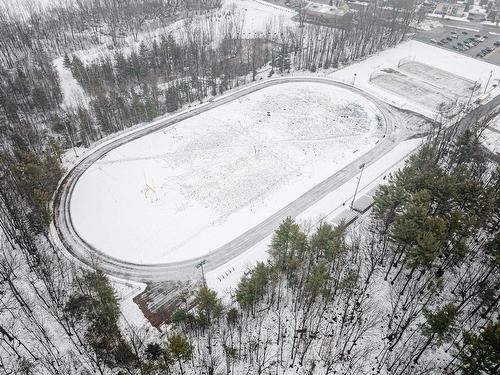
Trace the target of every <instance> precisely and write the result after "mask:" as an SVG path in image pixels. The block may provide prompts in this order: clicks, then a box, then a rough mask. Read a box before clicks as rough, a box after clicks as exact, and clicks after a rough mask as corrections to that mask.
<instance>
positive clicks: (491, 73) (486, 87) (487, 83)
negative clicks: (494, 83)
mask: <svg viewBox="0 0 500 375" xmlns="http://www.w3.org/2000/svg"><path fill="white" fill-rule="evenodd" d="M492 75H493V70H490V76H489V77H488V81H487V82H486V86H485V87H484V94H486V90H488V85H489V84H490V79H491V76H492Z"/></svg>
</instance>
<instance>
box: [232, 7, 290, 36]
mask: <svg viewBox="0 0 500 375" xmlns="http://www.w3.org/2000/svg"><path fill="white" fill-rule="evenodd" d="M233 6H234V7H235V9H238V10H239V11H242V12H243V15H244V20H245V23H244V26H243V31H244V32H246V33H256V32H265V31H267V29H269V28H270V25H271V24H274V25H276V26H278V28H279V27H287V26H293V25H294V24H295V23H294V21H292V20H291V18H292V17H293V16H294V15H295V13H296V12H295V11H294V10H292V9H288V8H285V7H281V6H277V5H275V4H270V3H267V2H265V1H258V0H228V1H226V2H225V4H224V7H225V8H226V9H232V8H233ZM270 31H271V30H270Z"/></svg>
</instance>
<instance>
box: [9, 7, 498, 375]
mask: <svg viewBox="0 0 500 375" xmlns="http://www.w3.org/2000/svg"><path fill="white" fill-rule="evenodd" d="M61 4H63V5H58V6H55V7H54V8H52V9H51V10H50V11H49V12H48V11H44V10H41V9H37V8H36V7H33V8H31V9H28V11H27V12H26V13H25V14H23V15H13V14H10V13H8V12H4V13H0V36H1V37H0V228H1V231H0V249H1V251H0V276H1V277H0V369H1V370H2V371H4V372H5V373H6V374H142V375H145V374H165V373H167V374H169V373H170V374H177V373H181V374H184V373H186V374H199V373H205V374H230V373H235V374H239V373H241V374H264V373H265V374H269V373H272V374H280V373H285V372H286V371H290V372H293V373H295V372H297V373H315V371H316V372H317V373H328V374H329V373H339V374H340V373H342V374H359V373H367V374H368V373H372V374H380V373H391V374H438V373H457V374H459V373H460V374H494V373H497V372H498V371H499V363H500V352H499V340H500V327H499V325H498V302H499V286H500V283H499V282H500V273H499V264H498V262H499V259H500V256H499V254H498V250H499V249H500V237H499V227H500V216H499V213H500V210H499V203H500V177H499V174H500V170H499V169H498V165H496V164H495V163H494V162H491V161H490V160H489V159H488V157H487V155H486V154H485V153H484V151H483V149H482V148H481V145H480V143H479V140H478V139H479V134H480V132H481V127H478V126H475V125H476V124H470V125H471V126H470V130H469V131H466V132H464V133H463V134H460V135H457V136H455V135H453V136H451V135H450V133H446V136H443V135H442V134H438V135H432V136H430V137H429V139H428V141H427V142H426V144H425V145H424V146H423V147H422V148H421V150H420V151H419V152H418V153H417V154H416V155H414V156H413V157H412V158H411V159H410V160H409V161H408V163H407V164H406V166H405V167H404V168H403V169H402V170H401V171H399V172H398V173H396V174H395V175H394V176H392V178H391V179H390V181H389V182H388V184H386V185H384V186H382V187H381V188H380V189H379V191H378V193H377V195H376V199H375V206H374V208H373V210H372V213H371V214H370V215H369V217H368V218H366V219H365V220H364V221H363V222H362V223H361V224H360V225H359V226H357V229H356V230H354V229H352V228H349V227H346V226H344V225H340V226H337V227H334V226H332V225H330V224H328V223H326V222H325V223H322V224H321V225H319V226H318V227H315V228H304V227H302V226H300V225H298V224H297V223H295V222H294V221H293V220H292V219H291V218H289V219H287V220H285V221H284V222H283V223H282V225H281V226H280V227H279V228H277V229H276V232H275V234H274V236H273V240H272V244H271V246H270V248H269V261H268V262H267V263H259V264H257V265H256V266H255V268H253V269H252V270H251V272H249V273H248V274H247V275H245V276H244V277H243V278H242V279H241V281H240V283H239V285H238V288H237V291H236V294H235V296H234V301H233V303H232V304H230V305H225V304H223V303H222V302H221V300H220V298H219V297H218V296H217V294H216V293H215V292H213V291H212V290H210V289H208V288H206V287H202V288H200V289H199V290H198V291H197V292H196V298H195V304H194V307H193V308H192V309H183V308H179V309H178V310H176V311H175V313H174V314H173V316H172V317H171V322H170V325H169V327H168V329H166V330H164V331H163V332H161V333H160V332H156V331H151V330H146V329H144V328H143V327H135V326H134V325H132V324H128V323H127V322H123V321H121V317H120V307H119V304H118V299H117V296H116V293H115V291H114V290H113V287H112V285H111V283H110V281H109V280H108V278H107V277H106V275H104V274H103V273H102V272H100V271H91V270H89V269H86V268H82V267H81V266H80V265H77V264H74V263H72V262H70V261H69V260H68V259H67V258H66V257H65V256H64V255H62V254H61V253H60V252H59V251H58V250H57V249H56V246H55V245H54V244H53V243H52V242H51V237H50V233H49V232H50V222H51V212H50V200H51V198H52V193H53V192H54V190H55V188H56V186H57V184H58V182H59V181H60V179H61V177H62V176H63V174H64V169H63V167H62V159H61V158H62V156H63V154H64V152H65V150H67V149H68V148H70V147H72V146H85V147H87V146H91V145H92V144H93V143H94V142H96V141H98V140H99V139H102V138H103V137H105V136H108V135H112V134H114V133H116V132H118V131H121V130H123V129H126V128H128V127H131V126H133V125H136V124H138V123H141V122H147V121H150V120H152V119H154V118H155V117H157V116H160V115H163V114H165V113H167V112H174V111H176V110H179V109H181V108H183V107H186V106H188V105H194V104H196V103H200V102H203V101H205V100H207V99H208V98H209V97H212V96H216V95H220V94H222V93H224V92H226V91H227V90H231V89H233V88H235V87H238V86H240V85H243V84H245V83H248V82H251V81H255V80H257V79H260V78H263V77H269V76H273V75H277V74H288V73H290V72H293V71H306V70H307V71H310V72H315V71H317V70H319V69H336V68H339V67H342V66H344V65H347V64H350V63H352V62H354V61H356V60H359V59H362V58H365V57H367V56H369V55H371V54H374V53H376V52H378V51H381V50H383V49H385V48H387V47H389V46H394V45H396V44H397V43H399V42H400V41H402V40H403V39H404V37H405V35H406V33H407V32H408V30H409V26H410V24H411V23H412V22H413V21H414V20H415V18H416V17H418V12H417V4H416V3H414V2H413V1H396V2H394V4H393V5H392V7H391V8H390V12H388V11H387V7H377V6H376V5H372V6H367V7H366V8H365V9H364V10H363V11H360V12H357V13H356V14H355V15H354V16H353V18H352V19H351V21H350V22H349V23H342V24H341V25H340V24H339V25H330V26H324V25H315V24H308V23H304V22H298V23H297V25H296V26H295V27H284V26H282V25H280V24H274V23H273V22H269V25H268V27H267V29H266V31H265V32H260V33H251V34H250V33H246V34H245V33H244V31H243V30H244V24H245V20H244V17H243V16H242V15H241V14H239V13H238V12H237V11H236V10H233V11H228V10H227V9H223V8H222V4H221V2H220V1H218V0H192V1H180V0H89V1H85V0H75V1H68V2H61ZM299 6H300V4H299ZM298 14H299V21H301V20H300V17H301V9H300V7H299V9H298ZM175 22H178V24H177V25H180V26H179V27H178V28H177V30H179V28H180V30H181V31H180V32H174V31H172V30H171V29H170V28H169V25H172V24H173V23H175ZM151 30H160V35H158V36H156V37H154V38H149V37H145V36H144V35H147V34H148V33H149V32H150V31H151ZM99 46H101V47H102V46H105V49H106V50H107V51H108V53H107V54H106V55H105V56H99V57H97V58H95V59H92V58H88V56H86V55H87V54H86V52H85V51H89V50H92V48H96V47H99ZM56 58H63V61H64V67H65V69H67V70H68V71H70V72H71V74H72V76H73V77H74V78H75V79H76V81H77V82H78V83H79V85H80V86H81V87H82V88H83V90H84V92H85V98H82V100H81V101H77V102H74V103H72V104H71V105H66V104H64V87H63V86H62V85H63V84H64V83H63V82H62V80H61V77H60V76H59V74H58V71H57V69H56V66H55V65H54V60H55V59H56Z"/></svg>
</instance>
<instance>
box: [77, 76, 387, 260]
mask: <svg viewBox="0 0 500 375" xmlns="http://www.w3.org/2000/svg"><path fill="white" fill-rule="evenodd" d="M312 105H314V108H315V110H314V112H312V111H311V106H312ZM382 134H383V121H382V114H381V113H380V111H379V110H378V108H377V107H376V106H375V105H374V104H373V103H371V102H370V101H368V100H367V99H365V98H363V97H361V96H360V95H357V94H355V93H352V92H351V91H348V90H346V89H342V88H337V87H332V86H329V85H325V84H321V83H286V84H280V85H276V86H273V87H268V88H264V89H262V90H260V91H257V92H255V93H252V94H249V95H247V96H245V97H242V98H240V99H238V100H237V101H234V102H231V103H230V104H226V105H224V106H221V107H217V108H215V109H211V110H209V111H207V112H205V113H203V114H202V115H198V116H195V117H192V118H190V119H188V120H184V121H182V122H180V123H178V124H176V125H174V126H171V127H169V128H166V129H164V130H162V131H160V132H157V133H154V134H151V135H148V136H145V137H143V138H140V139H137V140H135V141H132V142H130V143H128V144H125V145H123V146H120V147H118V148H116V149H114V150H113V151H111V152H109V153H108V154H106V156H105V157H103V158H102V159H101V160H99V161H98V162H97V163H95V164H94V165H92V166H91V167H90V168H89V169H88V170H87V171H86V172H85V173H84V174H83V176H82V177H81V178H80V180H79V181H78V183H77V184H76V186H75V190H74V192H73V196H72V200H71V205H70V208H71V215H72V220H73V224H74V227H75V228H76V230H77V231H78V233H79V235H80V236H81V237H82V238H83V239H85V240H86V241H87V242H89V243H90V244H91V245H93V246H95V247H96V248H98V249H100V250H101V251H103V252H104V253H106V254H107V255H110V256H112V257H115V258H119V259H122V260H125V261H129V262H135V263H165V262H172V261H180V260H185V259H190V258H194V257H196V256H201V255H203V254H206V253H208V252H210V251H211V250H213V249H215V248H217V247H218V246H221V245H223V244H224V243H226V242H228V241H230V240H231V239H233V238H234V237H236V236H237V235H239V234H241V233H243V232H244V231H245V230H248V229H249V228H251V227H252V226H254V225H255V224H257V223H259V222H261V221H262V220H263V219H265V218H266V217H268V216H269V215H270V214H272V213H274V212H275V211H277V210H278V209H280V208H281V207H283V206H285V205H286V204H287V203H289V202H290V201H292V200H294V199H296V198H297V197H299V196H300V195H301V194H302V193H303V192H305V191H306V190H308V189H310V188H311V187H313V186H315V185H316V184H318V183H319V182H321V181H322V180H324V179H325V178H326V177H328V176H330V175H332V174H333V173H335V172H336V171H337V170H339V169H340V168H341V167H342V166H343V165H345V164H347V163H349V162H351V161H352V160H354V159H355V158H356V157H358V156H359V155H360V154H362V153H364V152H366V151H368V150H369V149H370V148H371V147H373V146H374V145H375V143H376V142H377V141H378V140H379V139H380V137H381V136H382ZM138 249H147V251H140V250H138Z"/></svg>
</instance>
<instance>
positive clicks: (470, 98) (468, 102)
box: [466, 81, 477, 107]
mask: <svg viewBox="0 0 500 375" xmlns="http://www.w3.org/2000/svg"><path fill="white" fill-rule="evenodd" d="M476 85H477V81H475V82H474V87H473V88H472V91H471V93H470V96H469V100H468V101H467V105H466V107H468V106H469V104H470V101H471V100H472V95H474V91H476Z"/></svg>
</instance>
